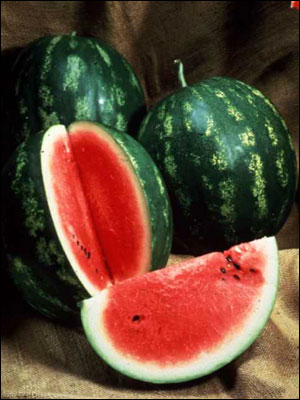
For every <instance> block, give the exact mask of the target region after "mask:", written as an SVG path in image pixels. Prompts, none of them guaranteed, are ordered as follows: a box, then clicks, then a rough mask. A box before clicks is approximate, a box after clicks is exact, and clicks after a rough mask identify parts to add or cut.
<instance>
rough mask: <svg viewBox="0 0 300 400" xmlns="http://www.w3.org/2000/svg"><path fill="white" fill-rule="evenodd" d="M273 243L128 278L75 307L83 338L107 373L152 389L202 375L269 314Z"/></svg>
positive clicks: (248, 339)
mask: <svg viewBox="0 0 300 400" xmlns="http://www.w3.org/2000/svg"><path fill="white" fill-rule="evenodd" d="M278 279H279V268H278V251H277V245H276V241H275V238H274V237H271V238H262V239H260V240H255V241H252V242H250V243H245V244H241V245H237V246H234V247H232V248H230V250H227V251H225V252H224V253H216V252H215V253H210V254H207V255H204V256H202V257H197V258H192V259H190V260H188V261H184V262H182V263H180V264H177V265H174V266H170V267H168V268H165V269H163V270H160V271H155V272H151V273H148V274H145V275H143V276H139V277H136V278H131V279H129V280H126V281H124V282H122V283H120V284H118V285H115V286H111V287H109V288H107V289H105V290H103V291H102V292H101V293H100V294H99V295H97V296H96V297H93V298H90V299H87V300H85V301H84V302H83V304H82V309H81V318H82V322H83V327H84V330H85V333H86V335H87V338H88V340H89V342H90V344H91V345H92V347H93V348H94V350H95V351H96V352H97V353H98V355H99V356H100V357H102V358H103V359H104V360H105V361H106V362H107V363H108V364H110V365H111V366H112V367H113V368H115V369H117V370H118V371H120V372H122V373H123V374H125V375H128V376H130V377H133V378H135V379H138V380H142V381H147V382H153V383H173V382H183V381H188V380H191V379H195V378H199V377H202V376H204V375H207V374H209V373H211V372H213V371H215V370H217V369H219V368H221V367H223V366H224V365H226V364H227V363H229V362H230V361H232V360H233V359H234V358H236V357H237V356H238V355H240V354H241V353H242V352H244V351H245V350H246V349H247V348H248V347H249V346H250V345H251V344H252V343H253V342H254V340H255V339H256V338H257V337H258V335H259V334H260V333H261V331H262V329H263V327H264V326H265V324H266V323H267V320H268V318H269V316H270V313H271V311H272V308H273V305H274V302H275V297H276V293H277V287H278Z"/></svg>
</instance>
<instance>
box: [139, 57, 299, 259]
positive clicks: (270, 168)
mask: <svg viewBox="0 0 300 400" xmlns="http://www.w3.org/2000/svg"><path fill="white" fill-rule="evenodd" d="M179 71H180V72H179V76H180V81H181V85H182V88H180V89H179V90H177V91H176V92H175V93H173V94H170V95H169V96H167V97H166V98H165V99H163V100H162V101H161V102H160V103H158V104H157V105H156V106H155V107H154V108H153V109H152V110H150V112H149V114H148V115H147V116H146V118H145V120H144V121H143V123H142V126H141V128H140V131H139V135H138V140H139V141H140V143H141V144H142V145H143V146H144V147H145V148H146V149H147V150H148V152H149V153H150V155H151V156H152V158H153V160H154V161H155V162H156V165H157V166H158V167H159V169H160V171H161V173H162V175H163V177H164V179H165V182H166V185H167V188H168V192H169V195H170V199H171V204H172V208H173V213H174V250H175V251H180V252H183V253H193V254H196V255H200V254H204V253H207V252H211V251H216V250H224V249H226V248H228V247H230V246H232V245H234V244H237V243H242V242H248V241H251V240H254V239H257V238H261V237H263V236H273V235H275V234H276V233H277V232H278V231H279V230H280V228H281V227H282V226H283V224H284V222H285V221H286V219H287V217H288V215H289V212H290V210H291V207H292V204H293V201H294V198H295V191H296V185H297V172H296V157H295V151H294V148H293V144H292V140H291V136H290V133H289V131H288V128H287V126H286V124H285V122H284V120H283V119H282V117H281V115H280V114H279V112H278V110H277V109H276V108H275V106H274V105H273V104H272V103H271V101H270V100H269V99H267V98H266V97H265V96H264V95H263V94H262V93H261V92H260V91H259V90H257V89H255V88H254V87H251V86H249V85H247V84H245V83H243V82H240V81H238V80H235V79H231V78H226V77H213V78H210V79H207V80H204V81H201V82H199V83H196V84H194V85H187V84H186V82H185V79H184V75H183V67H182V64H181V63H179Z"/></svg>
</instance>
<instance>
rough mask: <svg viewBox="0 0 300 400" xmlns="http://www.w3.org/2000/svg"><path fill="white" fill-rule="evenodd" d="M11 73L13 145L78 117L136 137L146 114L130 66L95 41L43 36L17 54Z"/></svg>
mask: <svg viewBox="0 0 300 400" xmlns="http://www.w3.org/2000/svg"><path fill="white" fill-rule="evenodd" d="M14 75H15V78H14V79H15V96H16V107H17V112H16V118H15V122H16V123H15V127H14V134H13V135H14V136H15V138H14V141H15V144H16V143H17V144H20V143H21V141H22V140H23V139H26V138H27V137H28V136H29V135H31V134H34V133H37V132H40V131H43V132H44V131H45V130H46V129H48V128H49V127H50V126H52V125H55V124H65V125H69V124H70V123H71V122H73V121H78V120H82V119H84V120H90V121H95V122H101V123H104V124H106V125H109V126H112V127H114V128H116V129H118V130H119V131H123V132H127V133H130V134H132V135H133V136H134V135H135V134H136V133H137V130H138V127H139V124H140V122H141V120H142V119H143V117H144V115H145V112H146V108H145V99H144V94H143V90H142V88H141V85H140V83H139V80H138V78H137V76H136V74H135V73H134V71H133V69H132V68H131V66H130V65H129V63H128V62H127V61H126V59H125V58H124V57H123V56H122V55H121V54H120V53H119V52H118V51H116V50H115V49H114V48H112V47H111V46H110V45H109V44H107V43H105V42H103V41H101V40H98V39H96V38H88V37H78V36H76V34H72V35H62V36H48V37H42V38H40V39H38V40H36V41H34V42H32V43H31V44H29V45H28V46H27V47H26V48H25V49H24V50H23V51H22V52H21V53H20V55H19V57H18V59H17V60H16V63H15V66H14Z"/></svg>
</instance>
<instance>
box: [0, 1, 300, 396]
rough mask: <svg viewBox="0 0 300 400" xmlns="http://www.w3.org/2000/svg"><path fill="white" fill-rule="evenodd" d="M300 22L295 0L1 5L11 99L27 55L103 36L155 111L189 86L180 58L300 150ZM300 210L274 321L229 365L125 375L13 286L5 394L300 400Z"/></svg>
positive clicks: (191, 73)
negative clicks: (229, 85)
mask: <svg viewBox="0 0 300 400" xmlns="http://www.w3.org/2000/svg"><path fill="white" fill-rule="evenodd" d="M298 18H299V13H298V12H297V11H295V10H291V9H290V2H289V1H243V2H237V1H231V2H230V1H222V2H215V1H184V2H183V1H179V2H173V1H164V2H159V1H143V2H141V1H131V2H129V1H122V2H119V1H69V2H68V1H43V2H40V1H26V2H23V1H2V2H1V22H2V29H1V39H2V41H1V49H2V63H1V69H2V70H1V71H2V77H4V79H3V81H4V82H3V83H4V95H3V99H4V102H7V101H8V99H9V96H11V92H10V91H9V90H10V80H9V74H10V69H11V65H12V62H13V60H14V58H15V56H16V54H17V52H18V51H19V49H20V48H21V47H22V46H25V45H26V44H28V43H29V42H30V41H32V40H34V39H36V38H38V37H40V36H43V35H47V34H62V33H70V32H72V31H76V32H77V34H78V35H82V36H83V35H87V36H95V37H99V38H101V39H104V40H106V41H108V42H110V43H111V44H113V45H114V46H115V47H116V48H117V49H118V50H119V51H120V52H121V53H122V54H124V55H125V57H126V58H127V59H128V60H129V61H130V63H131V64H132V65H133V67H134V68H135V70H136V71H137V74H138V76H139V78H140V79H141V82H142V84H143V86H144V89H145V93H146V95H147V101H148V105H149V106H152V105H153V104H154V103H155V102H156V101H157V100H158V99H160V98H161V97H163V96H164V95H166V94H167V93H169V92H171V91H172V90H174V89H175V88H177V87H178V82H177V78H176V71H175V68H174V66H173V60H174V59H175V58H181V60H182V61H183V62H184V65H185V71H186V79H187V81H188V83H194V82H196V81H198V80H200V79H205V78H208V77H210V76H213V75H227V76H231V77H234V78H236V79H241V80H243V81H245V82H247V83H250V84H253V85H255V86H256V87H258V88H259V89H260V90H262V92H263V93H264V94H266V95H267V96H268V97H269V98H271V100H272V101H273V102H274V103H275V104H276V106H277V107H278V108H279V110H280V111H281V113H282V115H283V117H284V119H285V120H286V121H287V124H288V126H289V127H290V130H291V132H292V135H293V140H294V143H295V145H296V148H297V149H298V147H299V140H298V125H299V79H298V76H299V50H298V40H299V31H298ZM6 78H7V79H6ZM2 101H3V100H2ZM3 115H4V117H7V118H8V115H7V114H6V113H5V112H4V114H3ZM2 122H3V121H2ZM298 205H299V203H296V204H295V206H294V208H293V211H292V213H291V215H290V218H289V220H288V221H287V223H286V224H285V226H284V228H283V229H282V230H281V232H280V233H279V235H278V244H279V248H280V249H282V250H281V251H280V260H281V264H282V280H281V287H280V291H279V297H278V300H277V303H276V308H275V310H274V312H273V315H272V318H271V320H270V321H269V323H268V325H267V327H266V329H265V330H264V332H263V334H262V336H261V337H260V339H259V340H258V341H257V342H256V343H255V344H254V345H253V346H252V347H251V348H250V349H249V350H248V351H247V352H246V353H245V354H244V355H242V356H241V357H239V358H238V359H237V360H236V361H235V362H233V363H232V364H230V365H229V366H227V367H225V368H223V369H222V370H220V371H219V372H217V373H215V374H213V375H211V376H209V377H207V378H203V379H199V380H196V381H192V382H189V383H185V384H178V385H170V386H162V385H160V386H154V385H150V384H146V383H141V382H137V381H134V380H131V379H129V378H126V377H123V376H121V375H120V374H118V373H117V372H115V371H113V370H112V369H111V368H110V367H108V366H107V365H106V364H104V363H103V362H102V361H101V360H100V359H99V358H98V357H97V356H96V355H95V354H94V353H93V351H92V350H91V348H90V347H89V345H88V343H87V342H86V340H85V338H84V335H83V334H82V333H81V332H80V330H76V329H71V328H66V327H63V326H60V325H58V324H54V323H51V322H49V321H47V320H45V319H43V318H42V317H39V316H38V315H36V314H34V313H33V312H32V311H30V310H29V309H28V308H27V307H26V306H24V305H23V304H22V303H21V301H20V300H19V298H18V297H17V295H16V294H15V292H14V291H13V289H12V288H11V287H10V286H7V283H6V282H5V283H4V286H5V291H4V289H3V288H1V291H2V292H3V293H2V310H3V313H2V324H1V325H2V342H1V349H2V352H1V354H2V359H1V360H2V370H1V371H2V372H1V381H2V385H1V386H2V397H3V398H124V399H125V398H253V399H255V398H256V399H262V398H266V399H268V398H282V399H284V398H299V381H298V374H299V363H298V354H299V348H298V338H299V329H298V326H299V325H298V320H299V316H298V287H299V283H298V277H299V272H298V271H299V251H298V249H296V248H298V246H299V226H298V221H299V208H298ZM293 248H294V249H293ZM283 249H289V250H283ZM2 283H3V282H2Z"/></svg>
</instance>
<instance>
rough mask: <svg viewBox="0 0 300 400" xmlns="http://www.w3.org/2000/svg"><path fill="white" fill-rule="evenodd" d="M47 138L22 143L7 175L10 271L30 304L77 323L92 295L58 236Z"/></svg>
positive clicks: (5, 174) (5, 180)
mask: <svg viewBox="0 0 300 400" xmlns="http://www.w3.org/2000/svg"><path fill="white" fill-rule="evenodd" d="M41 143H42V135H34V136H32V137H31V138H30V140H28V141H26V142H24V143H23V144H21V145H20V146H19V147H18V149H17V151H16V152H15V153H14V155H13V157H12V158H11V160H10V162H9V164H8V165H7V166H6V168H5V171H4V187H5V191H4V196H5V198H4V203H3V204H4V210H5V214H4V237H5V253H6V256H7V259H8V268H9V273H10V275H11V277H12V279H13V281H14V283H15V284H16V286H17V288H18V289H19V290H20V291H21V293H22V294H23V296H24V298H25V299H26V301H27V302H28V303H29V304H30V305H31V306H32V307H33V308H34V309H36V310H38V311H39V312H41V313H42V314H43V315H45V316H46V317H48V318H51V319H55V320H62V321H66V322H70V321H73V320H76V319H77V312H76V309H77V302H79V301H80V300H81V299H83V298H85V297H86V296H87V295H88V293H87V292H86V291H85V289H84V288H83V287H82V285H81V284H80V282H79V281H78V279H77V277H76V275H75V273H74V272H73V270H72V268H71V267H70V265H69V263H68V261H67V259H66V257H65V255H64V252H63V249H62V247H61V245H60V242H59V240H58V238H57V235H56V232H55V228H54V226H53V223H52V220H51V216H50V213H49V210H48V204H47V199H46V196H45V192H44V187H43V179H42V173H41V168H40V152H39V149H40V147H41Z"/></svg>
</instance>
